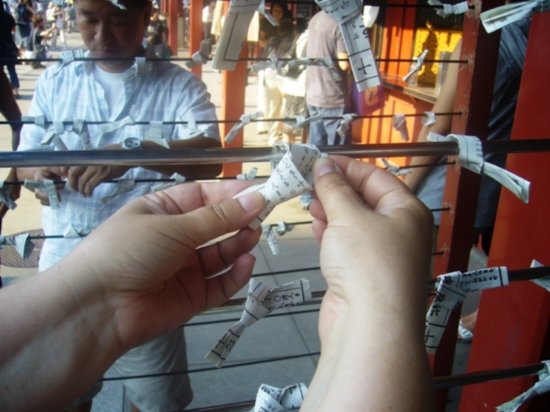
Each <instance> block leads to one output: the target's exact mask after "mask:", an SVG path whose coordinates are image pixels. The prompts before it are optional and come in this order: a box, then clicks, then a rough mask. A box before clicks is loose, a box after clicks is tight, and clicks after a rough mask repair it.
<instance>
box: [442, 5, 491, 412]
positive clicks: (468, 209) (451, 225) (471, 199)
mask: <svg viewBox="0 0 550 412" xmlns="http://www.w3.org/2000/svg"><path fill="white" fill-rule="evenodd" d="M500 4H502V1H501V0H492V1H484V2H483V8H484V10H485V9H490V8H493V7H496V6H498V5H500ZM498 40H499V39H498V36H494V35H493V36H489V35H487V33H486V32H485V31H484V29H483V28H482V27H481V24H480V22H479V19H478V18H477V16H474V15H473V14H471V13H470V14H469V15H467V16H465V18H464V27H463V42H462V49H461V57H462V59H467V60H469V64H467V65H462V66H461V67H460V70H459V78H458V84H459V85H460V86H461V87H460V90H457V93H456V96H455V102H454V110H453V111H454V112H459V111H462V112H463V115H462V116H458V117H455V118H453V125H452V131H453V132H454V133H460V134H467V135H473V136H479V137H483V136H486V135H487V124H488V119H489V114H490V108H491V99H492V85H493V83H494V73H495V67H496V62H497V56H498ZM479 181H480V179H479V175H476V174H474V173H472V172H470V171H468V170H466V169H463V168H461V167H460V165H458V164H457V165H455V166H450V167H449V170H448V172H447V180H446V184H445V193H444V196H443V206H447V207H449V209H450V211H449V212H442V213H441V224H440V227H439V233H438V242H437V247H436V250H437V251H442V252H444V253H443V255H440V256H436V258H435V260H434V271H435V275H439V274H443V273H447V272H451V271H455V270H461V271H465V270H467V267H468V259H469V252H470V249H471V247H472V245H473V238H472V235H473V226H474V219H475V212H476V207H477V197H478V193H479ZM459 314H460V308H457V310H456V311H455V313H454V315H453V316H451V319H450V320H449V322H448V325H447V328H446V331H445V333H444V335H443V338H442V340H441V343H440V345H439V348H438V350H437V352H436V354H435V356H433V357H432V370H433V375H434V376H445V375H450V374H451V373H452V366H453V361H454V353H455V344H456V335H457V327H458V320H459ZM446 401H447V390H440V391H438V392H437V408H438V410H439V411H444V410H445V406H446Z"/></svg>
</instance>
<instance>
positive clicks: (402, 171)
mask: <svg viewBox="0 0 550 412" xmlns="http://www.w3.org/2000/svg"><path fill="white" fill-rule="evenodd" d="M382 163H384V168H385V169H386V171H387V172H389V173H391V174H392V175H394V176H405V175H408V174H409V173H412V169H410V168H408V167H401V166H397V165H395V164H391V163H390V162H389V161H388V160H387V159H385V158H382Z"/></svg>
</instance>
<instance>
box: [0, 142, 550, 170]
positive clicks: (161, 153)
mask: <svg viewBox="0 0 550 412" xmlns="http://www.w3.org/2000/svg"><path fill="white" fill-rule="evenodd" d="M483 147H484V153H493V152H502V151H506V152H507V153H520V152H521V153H526V152H540V151H550V140H548V139H546V140H542V139H541V140H539V139H536V140H521V141H516V142H499V143H496V142H483ZM319 150H321V151H322V152H323V153H327V154H331V155H342V156H349V157H353V158H378V157H401V156H446V155H456V154H458V146H457V144H456V143H454V142H436V143H434V142H427V143H388V144H364V145H346V146H319ZM282 156H283V154H282V153H281V152H280V151H278V150H277V149H274V148H272V147H250V148H228V149H173V150H67V151H28V152H0V167H43V166H72V165H86V166H95V165H112V164H115V165H123V166H159V165H169V164H178V165H181V164H216V163H241V162H270V161H277V160H280V159H281V157H282Z"/></svg>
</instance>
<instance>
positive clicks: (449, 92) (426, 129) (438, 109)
mask: <svg viewBox="0 0 550 412" xmlns="http://www.w3.org/2000/svg"><path fill="white" fill-rule="evenodd" d="M460 46H461V43H458V44H457V46H456V47H455V49H454V51H453V53H452V55H451V59H453V60H458V59H459V58H460ZM459 66H460V65H459V64H458V63H449V68H448V70H447V75H446V77H445V81H444V83H443V85H442V87H441V92H440V93H439V97H438V98H437V101H436V102H435V104H434V106H433V108H432V111H433V112H434V113H450V112H452V111H453V107H454V100H455V94H456V88H457V86H458V71H459ZM451 124H452V116H451V115H447V116H441V115H439V116H436V121H435V123H434V124H433V125H431V126H423V127H422V129H421V130H420V133H419V134H418V140H417V141H418V142H427V141H428V134H429V133H430V132H432V133H437V134H442V135H447V134H448V133H450V131H451ZM438 159H439V157H437V156H423V157H413V158H412V160H411V163H410V164H411V165H423V164H431V163H435V162H437V160H438ZM432 167H433V166H432ZM432 167H430V166H427V167H416V168H413V169H411V170H412V173H409V174H408V175H406V176H405V178H404V182H405V183H406V185H407V186H409V188H410V189H411V190H412V191H413V192H414V191H416V189H417V188H418V186H419V185H420V183H421V182H422V180H424V178H425V177H426V175H427V174H428V173H429V171H430V170H431V168H432Z"/></svg>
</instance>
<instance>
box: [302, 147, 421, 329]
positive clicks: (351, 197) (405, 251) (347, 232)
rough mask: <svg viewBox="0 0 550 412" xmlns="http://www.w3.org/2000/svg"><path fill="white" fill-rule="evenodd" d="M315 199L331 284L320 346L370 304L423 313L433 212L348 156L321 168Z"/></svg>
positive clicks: (394, 180)
mask: <svg viewBox="0 0 550 412" xmlns="http://www.w3.org/2000/svg"><path fill="white" fill-rule="evenodd" d="M315 192H316V194H317V197H318V200H317V199H316V200H314V202H313V203H312V205H311V209H310V210H311V214H312V216H313V218H314V221H313V231H314V233H315V236H316V237H317V238H318V239H319V240H320V241H321V269H322V272H323V275H324V277H325V279H326V281H327V284H328V290H327V294H326V295H325V298H324V300H323V305H322V308H321V315H320V316H321V318H320V325H319V328H320V330H319V333H320V336H321V339H323V337H325V336H326V334H327V332H328V331H330V330H331V329H332V326H333V323H334V322H335V321H336V319H337V318H338V317H339V316H341V315H343V314H344V313H346V311H347V310H348V309H349V308H350V307H354V306H356V304H357V303H361V304H362V303H364V302H365V300H366V299H368V301H369V302H370V304H372V307H373V308H376V307H377V305H381V306H382V307H384V306H387V305H388V303H389V302H390V301H391V300H392V299H406V300H407V302H409V301H410V303H411V307H416V308H422V307H423V305H424V302H425V299H426V295H425V291H426V281H427V279H428V274H429V265H430V250H431V247H430V246H431V228H432V218H431V214H430V213H429V211H428V210H427V209H426V207H425V206H424V205H423V204H422V203H421V202H420V201H419V200H418V199H417V198H416V197H415V196H414V195H413V194H412V193H411V192H410V191H409V190H408V189H407V187H406V186H405V185H404V184H403V183H402V182H401V181H399V180H398V179H397V178H395V177H394V176H392V175H390V174H389V173H386V172H385V171H383V170H382V169H380V168H378V167H376V166H374V165H371V164H368V163H362V162H360V161H357V160H352V159H349V158H345V157H337V156H334V157H331V158H330V159H321V160H319V161H318V162H317V163H316V165H315ZM365 316H368V315H365Z"/></svg>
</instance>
